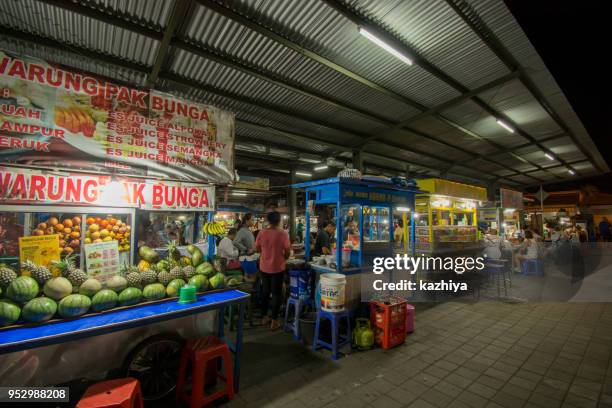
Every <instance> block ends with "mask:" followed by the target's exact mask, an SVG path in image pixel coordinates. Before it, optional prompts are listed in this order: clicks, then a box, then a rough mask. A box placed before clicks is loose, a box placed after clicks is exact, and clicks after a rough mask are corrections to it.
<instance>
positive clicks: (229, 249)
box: [217, 228, 239, 263]
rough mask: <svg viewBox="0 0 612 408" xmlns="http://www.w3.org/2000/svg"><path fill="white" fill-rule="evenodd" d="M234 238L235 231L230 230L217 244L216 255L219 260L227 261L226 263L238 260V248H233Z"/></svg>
mask: <svg viewBox="0 0 612 408" xmlns="http://www.w3.org/2000/svg"><path fill="white" fill-rule="evenodd" d="M235 238H236V229H235V228H231V229H230V230H229V231H228V232H227V235H226V236H225V237H223V239H222V240H221V242H219V246H218V247H217V255H219V256H220V257H221V258H225V259H227V261H228V263H229V262H230V261H234V260H237V259H238V254H239V251H238V248H236V247H235V246H234V239H235Z"/></svg>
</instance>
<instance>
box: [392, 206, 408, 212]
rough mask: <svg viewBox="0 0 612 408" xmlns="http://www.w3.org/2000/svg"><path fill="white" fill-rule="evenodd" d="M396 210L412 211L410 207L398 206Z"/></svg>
mask: <svg viewBox="0 0 612 408" xmlns="http://www.w3.org/2000/svg"><path fill="white" fill-rule="evenodd" d="M395 211H397V212H410V207H396V208H395Z"/></svg>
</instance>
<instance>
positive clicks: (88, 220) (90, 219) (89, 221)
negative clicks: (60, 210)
mask: <svg viewBox="0 0 612 408" xmlns="http://www.w3.org/2000/svg"><path fill="white" fill-rule="evenodd" d="M86 222H87V225H91V224H93V223H94V222H96V219H95V218H94V217H87V220H86Z"/></svg>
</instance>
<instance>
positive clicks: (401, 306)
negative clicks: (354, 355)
mask: <svg viewBox="0 0 612 408" xmlns="http://www.w3.org/2000/svg"><path fill="white" fill-rule="evenodd" d="M406 303H407V302H406V300H404V299H401V298H395V297H389V298H386V299H376V300H372V301H370V323H371V324H372V327H373V328H374V339H375V342H376V344H377V345H379V346H380V347H382V348H384V349H388V348H391V347H394V346H397V345H398V344H401V343H403V342H404V341H405V340H406Z"/></svg>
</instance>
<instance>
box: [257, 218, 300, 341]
mask: <svg viewBox="0 0 612 408" xmlns="http://www.w3.org/2000/svg"><path fill="white" fill-rule="evenodd" d="M267 218H268V223H269V225H268V227H267V228H265V229H263V230H261V231H260V232H259V234H257V239H255V248H254V249H255V251H256V252H260V253H261V256H260V258H259V270H260V272H261V280H262V297H263V299H262V302H261V315H262V316H263V319H262V321H261V323H262V325H267V324H270V328H271V329H272V330H276V329H278V328H279V327H280V322H279V320H278V311H279V309H280V301H281V293H282V289H283V273H284V272H285V266H286V263H285V261H286V260H287V258H289V254H290V251H291V249H290V243H289V235H288V234H287V231H284V230H283V229H282V228H280V220H281V216H280V214H279V213H278V212H276V211H273V212H270V213H268V216H267ZM270 295H272V304H271V305H270ZM269 306H271V307H272V309H271V314H270V315H269V316H268V307H269Z"/></svg>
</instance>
